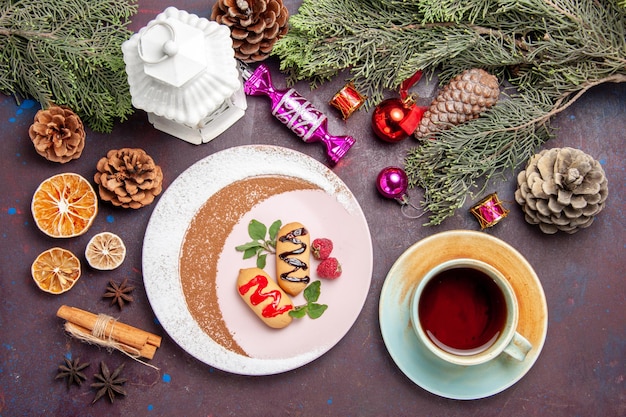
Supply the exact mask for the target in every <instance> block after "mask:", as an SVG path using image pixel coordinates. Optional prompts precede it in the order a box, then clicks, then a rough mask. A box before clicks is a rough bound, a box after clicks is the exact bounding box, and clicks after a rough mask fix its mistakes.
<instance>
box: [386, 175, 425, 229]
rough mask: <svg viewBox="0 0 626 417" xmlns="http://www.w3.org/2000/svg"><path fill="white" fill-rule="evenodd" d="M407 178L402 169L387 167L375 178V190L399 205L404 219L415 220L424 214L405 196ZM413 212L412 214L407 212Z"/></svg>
mask: <svg viewBox="0 0 626 417" xmlns="http://www.w3.org/2000/svg"><path fill="white" fill-rule="evenodd" d="M408 186H409V178H408V177H407V175H406V172H404V170H403V169H402V168H399V167H394V166H389V167H387V168H383V169H382V170H381V171H380V172H379V173H378V176H377V177H376V188H378V192H380V194H382V196H383V197H386V198H392V199H394V200H396V201H397V202H398V203H400V205H401V206H402V207H401V211H402V214H403V215H404V216H406V217H409V218H412V219H416V218H418V217H421V216H423V215H424V213H425V212H423V211H421V210H420V209H419V208H417V207H415V206H414V205H413V204H412V203H411V202H410V201H409V196H408V194H407V189H408ZM407 210H409V211H413V213H409V212H407Z"/></svg>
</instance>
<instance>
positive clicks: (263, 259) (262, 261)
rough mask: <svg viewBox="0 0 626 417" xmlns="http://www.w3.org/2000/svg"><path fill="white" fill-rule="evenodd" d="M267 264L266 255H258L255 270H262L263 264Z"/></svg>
mask: <svg viewBox="0 0 626 417" xmlns="http://www.w3.org/2000/svg"><path fill="white" fill-rule="evenodd" d="M266 262H267V254H266V253H264V254H259V256H258V257H257V258H256V266H257V268H260V269H263V268H265V263H266Z"/></svg>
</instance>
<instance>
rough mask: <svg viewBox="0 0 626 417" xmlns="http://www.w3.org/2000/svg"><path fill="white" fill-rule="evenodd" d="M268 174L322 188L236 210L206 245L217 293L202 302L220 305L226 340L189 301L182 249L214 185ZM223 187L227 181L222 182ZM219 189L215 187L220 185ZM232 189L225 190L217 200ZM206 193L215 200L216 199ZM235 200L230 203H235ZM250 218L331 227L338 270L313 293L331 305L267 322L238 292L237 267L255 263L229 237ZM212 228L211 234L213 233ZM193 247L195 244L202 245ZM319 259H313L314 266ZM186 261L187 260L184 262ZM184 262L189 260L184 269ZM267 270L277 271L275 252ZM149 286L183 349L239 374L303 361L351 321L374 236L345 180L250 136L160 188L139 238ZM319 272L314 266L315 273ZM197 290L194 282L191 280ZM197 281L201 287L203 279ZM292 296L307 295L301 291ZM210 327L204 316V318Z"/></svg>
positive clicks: (366, 279) (364, 286)
mask: <svg viewBox="0 0 626 417" xmlns="http://www.w3.org/2000/svg"><path fill="white" fill-rule="evenodd" d="M266 176H269V178H271V181H281V177H291V178H295V179H299V180H305V181H308V182H310V183H312V184H314V185H315V186H316V188H318V189H313V190H294V191H289V192H277V193H276V194H274V195H270V196H269V197H268V198H267V199H264V200H262V201H259V202H258V204H254V205H252V206H251V207H249V208H247V209H246V210H244V211H243V212H242V213H238V214H237V215H238V216H240V217H239V218H238V220H237V222H236V224H235V225H234V226H233V227H232V230H230V231H229V232H228V237H227V238H226V239H225V240H224V242H223V245H222V246H220V247H219V248H217V249H216V250H214V252H219V253H210V254H207V259H209V262H212V263H213V264H212V266H213V267H214V268H216V273H215V278H214V280H215V281H214V284H213V285H215V291H213V292H214V293H215V296H211V297H207V299H205V300H203V303H207V304H208V305H209V306H210V309H209V310H210V311H213V312H216V313H214V314H212V315H213V316H219V317H206V318H207V319H210V320H213V319H219V320H221V321H222V322H223V323H225V326H226V328H227V330H228V333H229V334H228V337H229V338H232V340H231V342H233V341H234V343H235V344H236V345H237V346H238V348H237V349H234V348H231V347H230V346H229V344H228V343H223V342H220V340H221V339H220V338H221V336H219V335H218V336H219V337H216V334H213V333H212V332H213V331H212V330H211V329H210V328H208V329H207V326H206V325H201V324H199V322H202V319H203V318H202V317H198V313H197V311H198V310H197V309H194V310H193V312H192V311H191V310H190V305H192V304H190V303H195V304H193V305H196V304H197V301H194V300H193V299H192V298H189V290H188V284H187V283H188V282H189V278H188V277H181V272H180V271H181V265H180V262H179V261H180V259H179V258H180V256H181V254H182V253H184V252H183V248H184V249H185V250H189V249H188V248H189V247H190V246H188V245H189V243H188V239H187V238H186V236H187V233H188V232H189V230H188V229H189V228H190V225H191V224H192V222H193V221H194V219H195V218H196V215H197V213H198V212H199V211H200V210H202V209H203V208H204V209H206V206H205V204H206V203H207V201H208V200H209V199H210V198H211V196H213V195H214V194H215V193H218V192H220V191H221V192H224V190H230V187H228V186H229V185H231V184H232V183H234V182H236V181H240V180H246V179H250V178H259V177H266ZM227 192H229V191H227ZM220 195H221V194H220ZM235 198H237V196H234V195H233V196H228V195H227V196H225V198H224V199H223V200H221V201H222V204H226V205H228V204H229V203H228V201H229V200H231V201H234V200H232V199H235ZM212 200H215V198H214V199H212ZM231 207H233V205H231ZM251 219H256V220H259V221H261V222H262V223H264V224H266V225H269V224H271V223H272V222H273V221H274V220H281V221H282V222H283V224H285V223H288V222H292V221H299V222H301V223H303V224H304V225H305V226H306V227H307V229H308V230H309V231H310V233H311V237H312V238H315V237H328V238H330V239H332V240H333V242H334V244H335V248H334V250H333V253H332V256H335V257H337V258H338V260H339V261H340V263H341V264H342V269H343V273H342V276H341V277H340V278H338V279H336V280H321V281H322V288H321V296H320V298H319V300H318V302H319V303H324V304H327V305H328V306H329V307H328V310H326V312H325V313H324V315H322V317H320V318H319V319H317V320H312V319H310V318H308V317H305V318H303V319H297V320H294V321H293V322H292V323H291V324H290V325H289V326H288V327H286V328H284V329H280V330H276V329H271V328H269V327H267V326H266V325H265V324H263V323H262V322H261V321H260V319H258V318H257V317H256V316H255V315H254V313H253V312H252V311H251V310H250V309H249V308H248V306H247V305H246V304H245V303H244V301H243V300H242V299H241V298H240V297H239V295H238V294H237V292H236V288H235V282H236V279H237V275H238V271H239V269H240V268H246V267H253V266H255V259H247V260H244V259H243V256H242V253H241V252H237V251H236V250H235V246H237V245H240V244H243V243H245V242H248V241H249V240H250V238H249V236H248V230H247V226H248V223H249V221H250V220H251ZM190 233H191V232H190ZM209 238H210V236H209ZM198 250H201V249H200V248H198ZM316 265H317V262H316V261H313V260H312V265H311V266H312V268H315V267H316ZM183 269H185V268H183ZM185 270H186V269H185ZM265 270H266V271H267V272H268V273H269V274H270V275H272V276H273V275H274V274H275V265H274V255H270V256H268V259H267V267H266V268H265ZM143 277H144V284H145V288H146V293H147V295H148V299H149V301H150V304H151V305H152V308H153V310H154V312H155V314H156V316H157V318H158V320H159V321H160V323H161V325H162V326H163V328H164V329H165V330H166V331H167V333H168V334H169V335H170V336H171V338H172V339H173V340H174V341H175V342H176V343H177V344H178V345H180V346H181V347H182V348H183V349H184V350H185V351H187V352H188V353H189V354H191V355H192V356H194V357H196V358H197V359H199V360H200V361H202V362H204V363H206V364H208V365H210V366H213V367H215V368H218V369H221V370H224V371H227V372H232V373H237V374H242V375H269V374H276V373H280V372H284V371H288V370H291V369H295V368H298V367H300V366H302V365H305V364H307V363H309V362H311V361H312V360H314V359H316V358H318V357H320V356H321V355H323V354H324V353H325V352H327V351H328V350H330V349H331V348H332V347H333V346H335V345H336V344H337V343H338V342H339V341H340V340H341V339H342V338H343V337H344V336H345V334H346V333H347V332H348V331H349V330H350V328H351V327H352V325H353V324H354V322H355V321H356V319H357V317H358V315H359V313H360V312H361V309H362V307H363V304H364V303H365V299H366V298H367V294H368V292H369V288H370V282H371V277H372V243H371V236H370V232H369V228H368V226H367V222H366V220H365V216H364V215H363V212H362V210H361V207H360V206H359V204H358V202H357V201H356V199H355V198H354V195H353V194H352V193H351V192H350V190H349V189H348V188H347V186H346V185H345V184H344V183H343V182H342V181H341V179H340V178H339V177H337V176H336V175H335V174H334V173H333V172H332V171H331V170H329V169H328V168H327V167H326V166H324V165H322V164H321V163H319V162H318V161H316V160H314V159H312V158H310V157H308V156H306V155H304V154H301V153H299V152H296V151H293V150H289V149H286V148H281V147H275V146H266V145H251V146H240V147H234V148H230V149H226V150H224V151H221V152H218V153H215V154H213V155H211V156H209V157H207V158H205V159H203V160H201V161H198V162H197V163H195V164H194V165H193V166H191V167H190V168H188V169H187V170H186V171H184V172H183V173H182V174H181V175H180V176H179V177H178V178H177V179H176V180H175V181H174V182H173V183H172V184H171V185H170V187H169V188H168V189H167V190H166V191H165V192H164V193H163V195H162V196H161V198H160V200H159V202H158V204H157V206H156V207H155V209H154V212H153V214H152V216H151V218H150V222H149V223H148V227H147V230H146V234H145V238H144V246H143ZM311 277H312V280H315V279H316V277H315V274H311ZM195 291H197V290H195ZM200 291H202V288H201V289H200ZM293 300H294V304H296V305H299V304H302V303H303V302H304V299H303V297H302V294H300V295H298V296H297V297H294V298H293ZM209 327H210V326H209Z"/></svg>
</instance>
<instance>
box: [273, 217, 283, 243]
mask: <svg viewBox="0 0 626 417" xmlns="http://www.w3.org/2000/svg"><path fill="white" fill-rule="evenodd" d="M282 225H283V223H282V222H281V221H280V220H276V221H275V222H274V223H272V224H271V225H270V242H273V244H272V243H270V244H271V245H272V246H274V247H276V237H277V236H278V231H279V230H280V228H281V227H282Z"/></svg>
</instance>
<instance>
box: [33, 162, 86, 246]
mask: <svg viewBox="0 0 626 417" xmlns="http://www.w3.org/2000/svg"><path fill="white" fill-rule="evenodd" d="M31 211H32V213H33V218H34V219H35V223H36V224H37V227H39V229H40V230H41V231H42V232H44V233H45V234H47V235H48V236H51V237H74V236H80V235H82V234H83V233H85V232H86V231H87V229H89V227H90V226H91V224H92V223H93V221H94V219H95V218H96V214H98V197H97V195H96V192H95V191H94V189H93V187H92V186H91V184H90V183H89V181H87V180H86V179H85V178H83V177H82V176H80V175H78V174H74V173H71V172H68V173H64V174H57V175H54V176H52V177H50V178H48V179H47V180H45V181H43V182H42V183H41V184H39V187H37V190H35V194H34V195H33V201H32V204H31Z"/></svg>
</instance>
